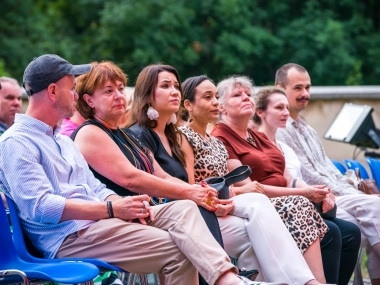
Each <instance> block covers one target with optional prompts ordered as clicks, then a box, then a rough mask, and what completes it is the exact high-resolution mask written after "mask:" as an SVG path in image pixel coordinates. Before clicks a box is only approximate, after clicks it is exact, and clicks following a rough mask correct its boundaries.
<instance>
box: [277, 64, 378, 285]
mask: <svg viewBox="0 0 380 285" xmlns="http://www.w3.org/2000/svg"><path fill="white" fill-rule="evenodd" d="M275 82H276V85H278V86H280V87H282V88H284V89H285V90H286V94H287V97H288V101H289V112H290V117H289V119H288V121H287V124H286V128H285V129H279V130H278V132H277V139H278V140H279V141H282V142H284V143H286V144H287V145H288V146H290V147H291V148H292V149H293V150H294V151H295V153H296V154H297V156H298V158H299V159H300V161H301V165H302V167H301V172H302V176H303V179H304V180H305V182H307V183H308V184H312V185H316V184H319V185H326V186H327V187H329V188H330V189H331V191H332V193H333V194H334V195H335V196H337V197H336V204H337V206H338V212H337V217H338V218H341V219H344V220H347V221H350V222H353V223H355V224H357V225H358V226H359V227H360V230H361V232H362V245H366V247H367V254H368V261H367V268H368V271H369V274H370V277H371V281H372V285H379V284H380V197H379V195H366V194H364V193H362V192H361V191H359V190H357V189H355V188H354V187H353V186H351V185H350V184H349V183H347V182H346V179H345V177H344V176H343V175H342V174H341V173H340V172H339V171H338V170H337V168H336V167H335V166H334V165H333V164H332V162H331V161H330V159H329V158H328V157H327V156H326V153H325V151H324V149H323V146H322V143H321V141H320V140H319V138H318V135H317V133H316V131H315V130H314V129H313V128H311V127H310V126H309V125H308V124H307V123H306V122H305V120H303V119H302V118H301V117H300V116H299V113H300V112H301V111H302V110H304V109H305V108H306V106H307V104H308V102H309V99H310V86H311V80H310V76H309V74H308V72H307V71H306V69H305V68H303V67H302V66H300V65H297V64H293V63H289V64H286V65H284V66H282V67H281V68H280V69H279V70H277V73H276V79H275Z"/></svg>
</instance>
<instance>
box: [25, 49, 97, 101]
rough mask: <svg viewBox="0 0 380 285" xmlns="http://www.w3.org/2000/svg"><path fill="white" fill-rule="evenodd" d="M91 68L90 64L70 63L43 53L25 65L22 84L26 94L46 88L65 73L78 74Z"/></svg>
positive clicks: (53, 55)
mask: <svg viewBox="0 0 380 285" xmlns="http://www.w3.org/2000/svg"><path fill="white" fill-rule="evenodd" d="M90 70H91V64H80V65H72V64H71V63H70V62H68V61H67V60H65V59H63V58H62V57H60V56H58V55H55V54H44V55H41V56H39V57H36V58H34V59H33V61H32V62H31V63H29V65H28V66H27V67H26V69H25V71H24V76H23V79H22V81H23V86H24V88H25V90H26V93H27V94H28V96H31V95H33V94H35V93H37V92H40V91H41V90H44V89H46V88H47V87H48V86H49V85H50V84H52V83H55V82H57V81H58V80H60V79H61V78H62V77H64V76H65V75H74V76H78V75H81V74H85V73H87V72H89V71H90Z"/></svg>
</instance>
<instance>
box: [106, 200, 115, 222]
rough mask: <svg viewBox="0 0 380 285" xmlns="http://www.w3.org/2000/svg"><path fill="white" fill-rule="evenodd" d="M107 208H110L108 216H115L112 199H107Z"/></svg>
mask: <svg viewBox="0 0 380 285" xmlns="http://www.w3.org/2000/svg"><path fill="white" fill-rule="evenodd" d="M107 210H108V218H110V219H111V218H114V217H115V216H114V214H113V209H112V201H107Z"/></svg>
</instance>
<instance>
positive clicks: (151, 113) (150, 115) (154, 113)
mask: <svg viewBox="0 0 380 285" xmlns="http://www.w3.org/2000/svg"><path fill="white" fill-rule="evenodd" d="M146 115H147V116H148V118H149V119H151V120H152V121H154V120H157V118H158V117H159V116H160V114H158V112H157V110H156V109H154V108H153V107H152V106H149V108H148V111H147V112H146Z"/></svg>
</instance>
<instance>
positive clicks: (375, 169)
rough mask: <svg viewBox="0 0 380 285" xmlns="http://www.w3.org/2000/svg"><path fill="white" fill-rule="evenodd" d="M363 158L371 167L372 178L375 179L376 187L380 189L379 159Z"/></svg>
mask: <svg viewBox="0 0 380 285" xmlns="http://www.w3.org/2000/svg"><path fill="white" fill-rule="evenodd" d="M365 159H366V160H367V163H368V165H369V168H370V169H371V173H372V178H373V179H374V180H375V181H376V184H377V187H378V188H379V189H380V160H378V159H376V158H371V157H366V158H365Z"/></svg>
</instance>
